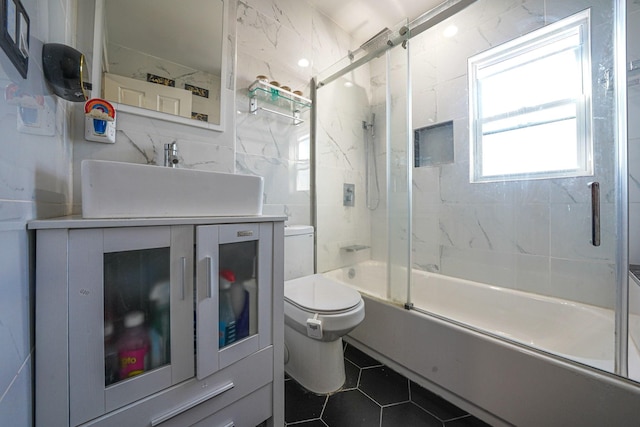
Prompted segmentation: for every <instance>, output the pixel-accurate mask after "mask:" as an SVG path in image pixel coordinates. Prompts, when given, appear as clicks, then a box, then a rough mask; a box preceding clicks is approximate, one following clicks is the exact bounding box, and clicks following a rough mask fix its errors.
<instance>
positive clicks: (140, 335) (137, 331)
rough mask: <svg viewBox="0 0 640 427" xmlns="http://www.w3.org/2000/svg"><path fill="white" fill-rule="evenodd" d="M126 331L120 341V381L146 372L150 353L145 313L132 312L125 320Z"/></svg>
mask: <svg viewBox="0 0 640 427" xmlns="http://www.w3.org/2000/svg"><path fill="white" fill-rule="evenodd" d="M124 327H125V330H124V332H123V333H122V335H121V336H120V338H119V339H118V360H119V361H120V380H124V379H127V378H130V377H133V376H136V375H140V374H142V373H143V372H144V371H145V367H146V363H145V362H146V358H147V354H148V353H149V334H148V333H147V330H146V328H145V327H144V313H143V312H141V311H132V312H131V313H127V315H126V316H125V318H124Z"/></svg>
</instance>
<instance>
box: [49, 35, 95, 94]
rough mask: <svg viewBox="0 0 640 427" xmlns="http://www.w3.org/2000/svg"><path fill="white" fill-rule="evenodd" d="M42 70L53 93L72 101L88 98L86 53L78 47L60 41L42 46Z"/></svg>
mask: <svg viewBox="0 0 640 427" xmlns="http://www.w3.org/2000/svg"><path fill="white" fill-rule="evenodd" d="M42 70H43V71H44V77H45V79H46V80H47V82H48V83H49V86H50V87H51V90H52V91H53V93H55V94H56V95H58V96H59V97H60V98H63V99H66V100H67V101H72V102H84V101H86V100H87V95H86V93H85V90H84V89H85V88H84V85H85V75H86V73H87V69H86V62H85V58H84V55H83V54H82V53H81V52H79V51H77V50H76V49H74V48H72V47H70V46H67V45H64V44H59V43H46V44H45V45H44V46H42Z"/></svg>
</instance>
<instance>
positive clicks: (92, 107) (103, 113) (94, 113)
mask: <svg viewBox="0 0 640 427" xmlns="http://www.w3.org/2000/svg"><path fill="white" fill-rule="evenodd" d="M84 113H85V122H84V137H85V139H86V140H87V141H95V142H105V143H109V144H113V143H115V142H116V110H115V108H113V105H111V104H110V103H109V102H108V101H106V100H104V99H100V98H92V99H90V100H88V101H87V102H86V103H85V104H84Z"/></svg>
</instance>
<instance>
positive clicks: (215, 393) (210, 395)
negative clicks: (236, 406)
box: [151, 381, 234, 427]
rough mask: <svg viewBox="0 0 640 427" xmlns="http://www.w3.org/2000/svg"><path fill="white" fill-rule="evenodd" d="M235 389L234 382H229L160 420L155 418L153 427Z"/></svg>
mask: <svg viewBox="0 0 640 427" xmlns="http://www.w3.org/2000/svg"><path fill="white" fill-rule="evenodd" d="M233 387H234V384H233V381H232V382H229V383H227V384H225V385H223V386H222V387H220V388H217V389H215V390H213V391H212V392H210V393H207V394H205V395H203V396H200V397H199V398H197V399H195V400H192V401H190V402H188V403H185V404H184V405H180V406H178V407H177V408H175V409H172V410H171V411H169V412H167V413H166V414H164V415H161V416H159V417H158V418H154V419H152V420H151V427H155V426H157V425H160V424H162V423H163V422H165V421H168V420H170V419H171V418H173V417H175V416H178V415H180V414H182V413H183V412H186V411H188V410H189V409H191V408H195V407H196V406H198V405H199V404H201V403H204V402H206V401H207V400H209V399H213V398H214V397H216V396H220V395H221V394H222V393H224V392H226V391H229V390H231V389H232V388H233ZM231 425H233V423H231Z"/></svg>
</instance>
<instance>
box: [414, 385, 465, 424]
mask: <svg viewBox="0 0 640 427" xmlns="http://www.w3.org/2000/svg"><path fill="white" fill-rule="evenodd" d="M409 383H410V387H411V401H412V402H413V403H415V404H416V405H418V406H420V407H421V408H422V409H424V410H426V411H427V412H430V413H431V414H433V415H435V416H436V417H438V418H440V419H441V420H442V421H447V420H451V419H454V418H459V417H462V416H464V415H467V413H466V412H465V411H463V410H462V409H460V408H458V407H457V406H455V405H454V404H452V403H449V402H447V401H446V400H444V399H443V398H441V397H440V396H438V395H437V394H435V393H432V392H430V391H429V390H427V389H425V388H423V387H421V386H419V385H418V384H416V383H414V382H413V381H409Z"/></svg>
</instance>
